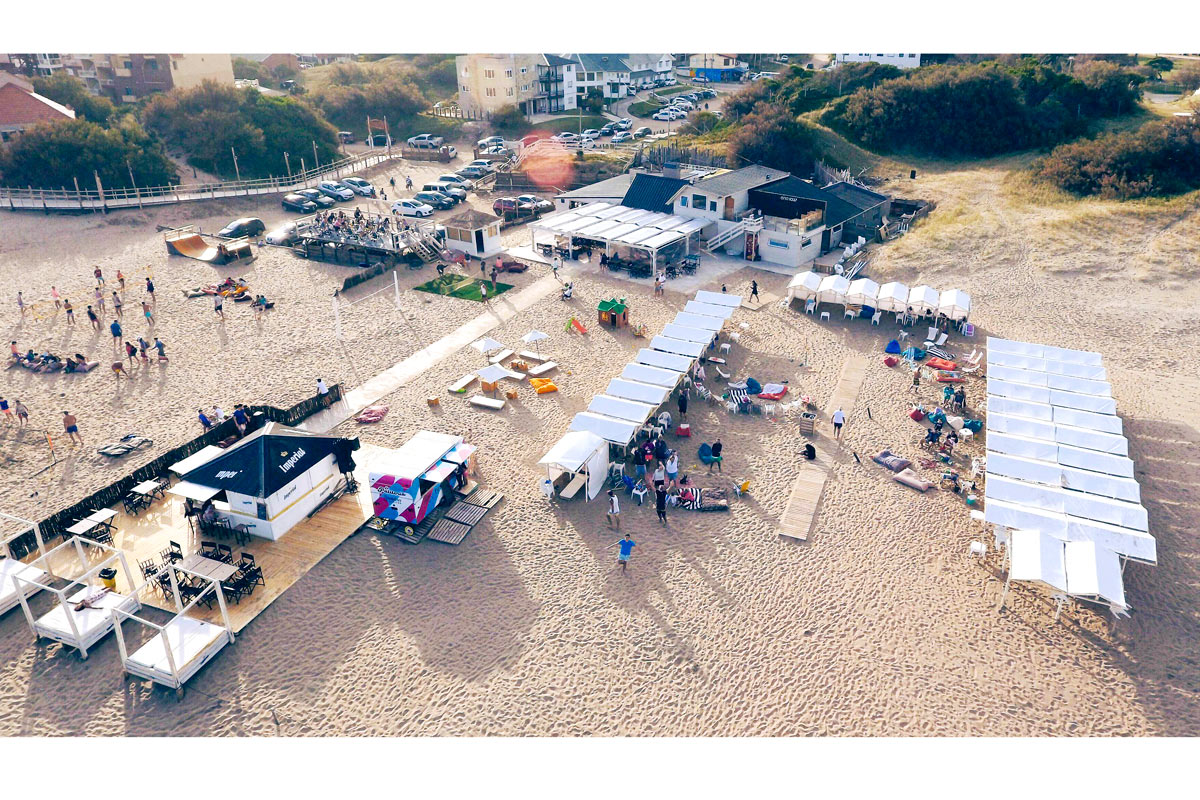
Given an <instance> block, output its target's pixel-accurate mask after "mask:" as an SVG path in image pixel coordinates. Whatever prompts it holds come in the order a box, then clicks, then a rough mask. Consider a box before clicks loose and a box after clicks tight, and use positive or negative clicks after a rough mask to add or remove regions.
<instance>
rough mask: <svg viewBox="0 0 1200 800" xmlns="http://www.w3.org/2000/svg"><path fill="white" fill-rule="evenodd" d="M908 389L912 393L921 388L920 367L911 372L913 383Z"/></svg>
mask: <svg viewBox="0 0 1200 800" xmlns="http://www.w3.org/2000/svg"><path fill="white" fill-rule="evenodd" d="M909 388H910V389H912V390H913V391H914V392H915V391H917V390H918V389H920V388H921V368H920V367H917V368H916V369H914V370H913V382H912V386H910V387H909Z"/></svg>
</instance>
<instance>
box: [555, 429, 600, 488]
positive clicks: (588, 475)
mask: <svg viewBox="0 0 1200 800" xmlns="http://www.w3.org/2000/svg"><path fill="white" fill-rule="evenodd" d="M538 463H539V464H541V465H543V466H544V467H546V471H547V477H549V479H550V482H551V483H552V484H553V483H554V482H555V481H556V480H557V479H558V478H559V477H560V476H561V475H562V474H563V473H567V474H570V475H571V476H572V478H571V480H570V481H569V482H568V483H567V485H566V486H564V487H563V490H564V491H570V495H568V496H572V495H574V494H575V492H576V491H578V489H579V488H582V486H586V487H587V499H588V500H592V499H594V498H595V497H596V495H598V494H600V492H601V491H602V490H603V489H604V482H605V480H606V479H607V478H608V442H606V441H605V440H604V438H603V437H601V436H598V435H596V434H594V433H592V432H590V431H570V432H568V433H566V434H564V435H563V437H562V438H561V439H559V440H558V442H557V443H556V444H555V445H554V447H551V448H550V451H549V452H548V453H546V455H544V456H542V458H541V460H540V461H538ZM580 478H582V482H581V484H580V485H577V486H576V488H575V490H574V491H571V490H570V489H569V487H570V486H571V485H572V484H575V483H576V481H579V480H580Z"/></svg>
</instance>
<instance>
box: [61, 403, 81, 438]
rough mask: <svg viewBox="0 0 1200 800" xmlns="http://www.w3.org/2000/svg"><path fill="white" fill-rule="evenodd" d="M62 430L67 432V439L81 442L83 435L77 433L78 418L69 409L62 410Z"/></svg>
mask: <svg viewBox="0 0 1200 800" xmlns="http://www.w3.org/2000/svg"><path fill="white" fill-rule="evenodd" d="M63 430H65V431H66V432H67V440H68V441H70V442H74V441H76V440H78V441H79V443H80V444H83V437H82V436H80V435H79V420H78V419H76V418H75V415H74V414H72V413H71V412H70V411H64V412H63Z"/></svg>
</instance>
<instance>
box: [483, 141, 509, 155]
mask: <svg viewBox="0 0 1200 800" xmlns="http://www.w3.org/2000/svg"><path fill="white" fill-rule="evenodd" d="M479 152H481V153H483V154H484V155H487V156H504V157H505V158H507V157H508V148H507V147H505V146H504V145H502V144H497V145H492V146H491V147H485V148H484V149H482V150H480V151H479Z"/></svg>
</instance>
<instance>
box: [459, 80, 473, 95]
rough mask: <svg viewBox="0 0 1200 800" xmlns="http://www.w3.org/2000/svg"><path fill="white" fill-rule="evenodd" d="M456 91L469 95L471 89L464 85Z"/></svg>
mask: <svg viewBox="0 0 1200 800" xmlns="http://www.w3.org/2000/svg"><path fill="white" fill-rule="evenodd" d="M458 90H459V91H460V92H466V93H467V94H470V93H471V87H469V86H467V85H466V84H465V83H464V84H463V85H462V86H460V87H458Z"/></svg>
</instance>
